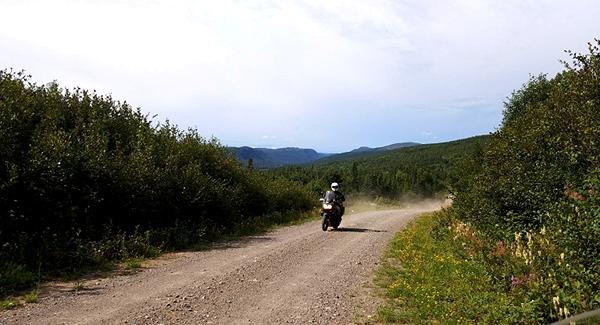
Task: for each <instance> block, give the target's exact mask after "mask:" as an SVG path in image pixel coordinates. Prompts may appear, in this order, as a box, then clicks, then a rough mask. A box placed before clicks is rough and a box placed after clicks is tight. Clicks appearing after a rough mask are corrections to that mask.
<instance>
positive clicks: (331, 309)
mask: <svg viewBox="0 0 600 325" xmlns="http://www.w3.org/2000/svg"><path fill="white" fill-rule="evenodd" d="M440 205H441V204H440V203H438V202H429V203H422V204H418V205H413V206H409V207H407V208H405V209H400V210H385V211H369V212H362V213H355V214H349V215H347V216H345V217H344V220H343V221H342V224H341V226H340V228H339V229H338V230H337V231H327V232H323V231H322V230H321V226H320V223H319V222H308V223H305V224H302V225H299V226H291V227H285V228H281V229H278V230H276V231H273V232H270V233H267V234H264V235H260V236H252V237H247V238H244V239H242V240H237V241H233V242H226V243H218V244H215V245H214V246H213V247H212V248H211V249H209V250H205V251H198V252H181V253H173V254H166V255H164V256H162V257H160V258H158V259H156V260H152V261H148V262H146V263H145V264H144V267H143V268H142V269H141V270H140V271H139V272H135V273H133V274H124V275H123V274H121V275H111V276H104V277H95V278H88V279H85V280H83V281H79V282H77V283H74V282H70V283H50V284H48V285H45V287H44V289H43V290H42V293H41V294H40V299H39V301H38V303H33V304H26V305H25V306H24V307H21V308H17V309H14V310H8V311H0V324H286V323H291V324H311V323H313V324H352V323H362V322H366V321H368V320H369V319H370V318H371V317H372V316H373V315H374V313H375V312H376V308H377V305H378V303H379V300H378V298H376V297H375V296H374V294H373V290H372V282H371V281H372V278H373V271H374V270H375V269H376V268H377V264H378V262H379V260H380V255H381V253H382V252H383V250H384V248H385V247H386V245H387V243H388V241H389V240H390V239H391V238H392V237H393V235H394V233H396V232H397V231H398V230H400V229H401V228H402V227H403V226H404V225H406V223H407V222H408V221H410V220H411V219H412V218H414V217H415V216H417V215H419V214H421V213H423V212H427V211H432V210H436V209H438V208H439V207H440ZM74 287H78V288H80V290H78V291H74V290H73V288H74Z"/></svg>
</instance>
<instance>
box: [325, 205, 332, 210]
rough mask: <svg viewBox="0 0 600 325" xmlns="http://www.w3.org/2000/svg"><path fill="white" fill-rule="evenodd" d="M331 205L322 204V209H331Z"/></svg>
mask: <svg viewBox="0 0 600 325" xmlns="http://www.w3.org/2000/svg"><path fill="white" fill-rule="evenodd" d="M331 208H332V205H331V204H323V209H331Z"/></svg>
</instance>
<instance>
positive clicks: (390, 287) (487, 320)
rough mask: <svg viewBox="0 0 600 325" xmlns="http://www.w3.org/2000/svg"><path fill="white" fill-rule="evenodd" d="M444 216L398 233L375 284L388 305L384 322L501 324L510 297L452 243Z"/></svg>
mask: <svg viewBox="0 0 600 325" xmlns="http://www.w3.org/2000/svg"><path fill="white" fill-rule="evenodd" d="M444 213H446V212H444V211H442V212H437V213H431V214H426V215H423V216H421V217H419V218H417V219H416V220H414V221H413V222H411V223H410V224H409V225H408V226H407V227H406V228H405V229H404V230H403V231H401V232H400V233H398V234H397V235H396V237H395V238H394V239H393V240H392V242H391V243H390V245H389V248H388V250H387V252H386V253H385V255H384V260H383V261H382V266H381V267H380V269H379V270H378V272H377V275H376V279H375V282H376V283H377V285H378V286H379V287H380V288H382V289H383V290H382V291H383V292H384V294H385V297H386V303H385V304H384V305H382V306H380V308H379V310H378V317H379V321H381V322H383V323H407V324H425V323H427V324H431V323H441V324H461V323H483V324H498V323H505V322H507V320H506V315H507V313H506V312H507V309H508V308H509V297H508V296H507V295H506V293H504V292H501V291H497V290H496V289H495V287H494V285H493V283H492V279H491V277H490V275H489V274H488V273H487V271H486V268H485V266H484V265H482V264H480V263H478V262H477V261H476V260H473V259H470V258H469V256H468V255H467V253H466V252H465V250H464V249H463V247H462V246H461V245H460V243H457V242H455V241H454V240H453V237H452V234H451V232H450V230H449V229H448V225H447V224H445V222H444V220H445V219H444V217H443V215H444Z"/></svg>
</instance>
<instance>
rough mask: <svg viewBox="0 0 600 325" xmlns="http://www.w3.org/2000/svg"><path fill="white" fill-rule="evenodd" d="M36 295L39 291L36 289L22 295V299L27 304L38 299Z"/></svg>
mask: <svg viewBox="0 0 600 325" xmlns="http://www.w3.org/2000/svg"><path fill="white" fill-rule="evenodd" d="M38 296H39V291H38V290H37V289H36V290H33V291H31V293H29V294H26V295H24V296H23V300H25V302H26V303H28V304H32V303H36V302H37V301H38Z"/></svg>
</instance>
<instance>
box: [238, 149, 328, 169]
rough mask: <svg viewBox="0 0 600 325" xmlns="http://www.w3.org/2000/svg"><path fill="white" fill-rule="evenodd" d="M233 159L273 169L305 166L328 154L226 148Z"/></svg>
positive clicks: (291, 150) (290, 150)
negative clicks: (297, 165) (295, 165)
mask: <svg viewBox="0 0 600 325" xmlns="http://www.w3.org/2000/svg"><path fill="white" fill-rule="evenodd" d="M227 149H228V150H229V151H231V152H232V153H233V154H234V155H235V157H236V158H237V159H238V160H239V161H241V162H242V163H243V164H247V163H248V161H249V160H250V159H252V164H253V166H254V167H256V168H273V167H280V166H285V165H292V164H306V163H310V162H313V161H315V160H317V159H320V158H323V157H326V156H328V154H324V153H319V152H316V151H315V150H313V149H302V148H279V149H268V148H251V147H228V148H227Z"/></svg>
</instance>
